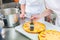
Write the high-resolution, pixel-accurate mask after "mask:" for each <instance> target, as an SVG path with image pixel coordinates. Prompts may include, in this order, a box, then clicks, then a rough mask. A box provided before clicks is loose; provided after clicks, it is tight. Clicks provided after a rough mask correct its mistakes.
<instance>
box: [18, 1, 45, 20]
mask: <svg viewBox="0 0 60 40" xmlns="http://www.w3.org/2000/svg"><path fill="white" fill-rule="evenodd" d="M19 3H20V4H21V6H20V8H21V14H20V18H24V17H25V15H26V17H28V18H31V16H34V15H39V14H41V13H42V12H43V11H44V10H45V6H44V0H20V1H19ZM39 21H44V18H41V19H40V20H39Z"/></svg>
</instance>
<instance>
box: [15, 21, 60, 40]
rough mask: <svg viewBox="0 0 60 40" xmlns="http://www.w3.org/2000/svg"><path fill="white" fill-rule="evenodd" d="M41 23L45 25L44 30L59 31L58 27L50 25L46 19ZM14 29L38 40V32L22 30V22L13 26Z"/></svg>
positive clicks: (32, 39)
mask: <svg viewBox="0 0 60 40" xmlns="http://www.w3.org/2000/svg"><path fill="white" fill-rule="evenodd" d="M42 23H43V24H45V25H46V30H57V31H60V27H58V26H55V25H52V24H50V23H48V22H46V21H44V22H42ZM15 30H16V31H18V32H19V33H21V34H23V35H24V36H26V37H28V38H30V39H31V40H38V34H31V33H28V32H26V31H25V30H23V28H22V24H21V25H19V26H17V27H15Z"/></svg>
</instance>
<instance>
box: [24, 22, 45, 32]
mask: <svg viewBox="0 0 60 40" xmlns="http://www.w3.org/2000/svg"><path fill="white" fill-rule="evenodd" d="M33 24H34V30H33V31H31V30H30V22H26V23H24V25H23V29H24V30H25V31H26V32H29V33H39V32H41V31H44V30H45V25H44V24H43V23H40V22H33Z"/></svg>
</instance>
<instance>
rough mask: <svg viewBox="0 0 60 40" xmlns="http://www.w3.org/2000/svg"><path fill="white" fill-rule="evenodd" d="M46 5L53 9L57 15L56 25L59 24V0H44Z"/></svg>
mask: <svg viewBox="0 0 60 40" xmlns="http://www.w3.org/2000/svg"><path fill="white" fill-rule="evenodd" d="M45 3H46V7H47V8H49V9H51V10H53V11H54V12H55V13H56V15H57V17H56V21H55V23H56V25H57V26H60V0H45Z"/></svg>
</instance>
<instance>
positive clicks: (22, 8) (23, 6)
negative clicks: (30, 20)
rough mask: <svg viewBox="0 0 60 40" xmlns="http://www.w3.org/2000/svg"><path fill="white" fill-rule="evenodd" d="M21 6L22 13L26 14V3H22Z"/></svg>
mask: <svg viewBox="0 0 60 40" xmlns="http://www.w3.org/2000/svg"><path fill="white" fill-rule="evenodd" d="M20 8H21V13H22V14H25V4H21V6H20Z"/></svg>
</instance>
